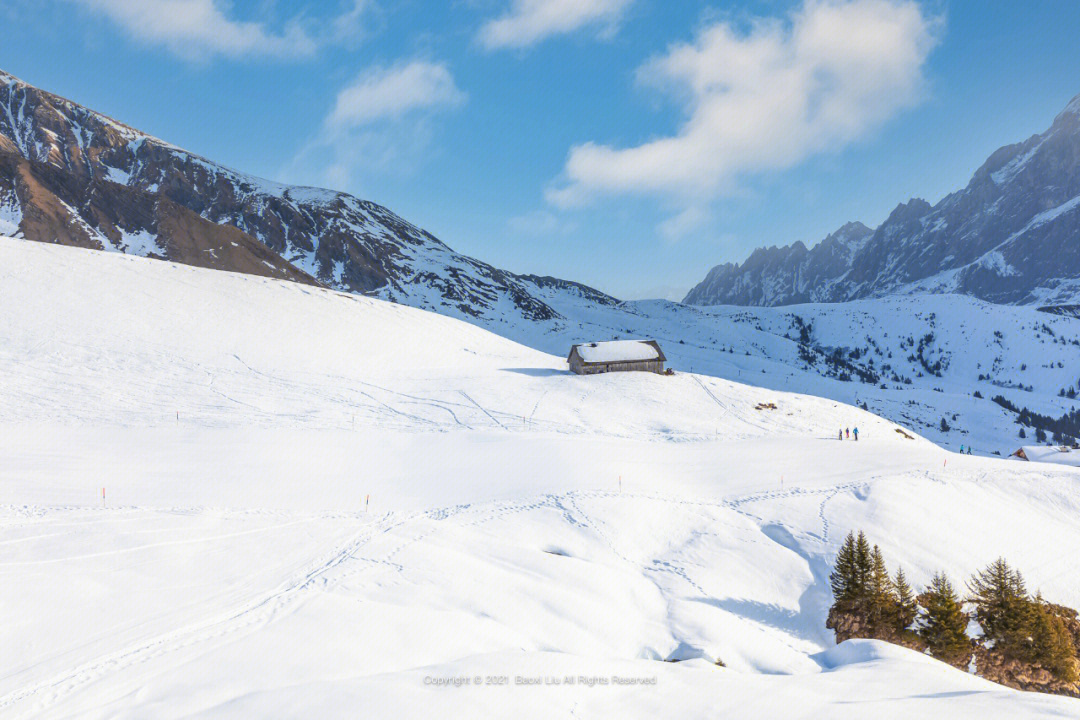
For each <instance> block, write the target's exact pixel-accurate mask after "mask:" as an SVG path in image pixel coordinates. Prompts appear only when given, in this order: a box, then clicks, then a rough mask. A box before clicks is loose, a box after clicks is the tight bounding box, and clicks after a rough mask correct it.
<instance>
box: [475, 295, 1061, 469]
mask: <svg viewBox="0 0 1080 720" xmlns="http://www.w3.org/2000/svg"><path fill="white" fill-rule="evenodd" d="M542 297H543V299H544V301H545V302H546V303H547V304H549V305H550V306H551V307H553V308H555V309H556V310H557V311H558V313H559V315H560V319H555V320H550V321H545V322H533V323H516V322H513V321H506V322H501V323H496V322H492V323H486V326H487V327H489V328H490V329H492V330H493V331H495V332H498V333H500V334H503V335H505V336H507V337H509V338H512V339H514V340H517V341H518V342H521V343H524V344H526V345H529V346H531V347H536V348H539V349H541V350H545V351H547V352H550V353H553V354H563V355H565V354H566V352H567V351H568V350H569V348H570V346H571V345H572V344H574V343H579V342H584V341H595V340H609V339H612V338H627V337H630V338H633V337H645V338H653V339H656V340H658V341H659V342H660V344H661V346H662V348H663V350H664V354H665V355H666V356H667V358H668V360H669V363H668V364H669V365H670V366H671V367H674V368H675V369H677V370H691V369H692V370H693V371H694V372H698V373H703V374H706V375H712V376H716V377H721V378H726V379H728V380H734V381H739V382H747V383H751V384H754V385H761V386H764V387H768V388H772V389H775V390H784V391H790V392H803V393H812V394H814V395H820V396H822V397H827V398H833V399H836V400H840V401H842V402H845V403H851V404H860V405H861V404H865V405H866V407H867V408H868V409H870V410H871V411H873V412H875V413H876V414H878V415H881V416H883V417H886V418H888V419H890V420H893V421H895V422H899V423H902V424H904V425H907V426H909V427H912V428H914V429H916V430H917V431H918V432H919V433H921V434H922V435H924V436H925V437H927V438H929V439H931V440H933V441H934V442H936V443H939V444H941V445H943V446H945V447H949V448H952V449H958V448H959V446H960V445H964V446H965V447H971V446H973V447H974V451H975V452H977V453H981V454H993V453H1000V454H1001V455H1003V456H1004V455H1008V454H1010V453H1012V452H1013V451H1014V450H1016V449H1017V448H1018V447H1020V446H1021V445H1024V444H1028V443H1029V442H1030V440H1023V439H1021V438H1020V437H1019V429H1020V426H1019V425H1018V424H1017V420H1018V416H1017V414H1016V413H1015V412H1013V411H1011V410H1007V409H1006V408H1004V407H1002V406H1001V405H999V404H997V403H995V402H994V401H993V398H995V397H998V396H1000V397H1003V398H1005V399H1006V400H1007V401H1008V402H1009V403H1011V404H1012V405H1014V406H1015V407H1017V408H1028V409H1030V410H1032V411H1035V412H1038V413H1040V414H1042V415H1046V416H1050V417H1054V418H1057V417H1060V416H1062V415H1064V414H1065V413H1070V412H1075V411H1076V410H1077V409H1080V401H1078V400H1077V396H1078V395H1077V394H1078V393H1080V319H1078V318H1076V317H1074V316H1071V315H1057V314H1050V313H1045V312H1039V311H1038V310H1035V309H1034V308H1030V307H1023V306H1003V305H992V304H989V303H986V302H983V301H981V300H977V299H975V298H972V297H968V296H962V295H913V296H899V297H890V298H880V299H872V300H858V301H853V302H849V303H837V304H825V303H818V304H808V305H792V306H787V307H780V308H768V307H764V308H756V307H730V306H715V307H707V308H696V307H691V306H687V305H681V304H678V303H670V302H665V301H639V302H628V303H621V304H619V305H616V306H603V305H597V304H595V303H591V302H588V301H587V300H579V299H575V298H571V297H566V296H562V295H560V294H558V293H551V294H549V295H543V296H542ZM804 330H805V335H804V334H803V331H804ZM928 335H929V339H927V336H928ZM976 393H978V394H979V395H981V396H982V397H977V396H976ZM1070 394H1071V395H1072V397H1069V395H1070ZM942 418H946V419H947V424H948V425H949V427H950V429H949V430H948V431H943V430H942V429H941V420H942ZM1025 434H1026V435H1027V437H1028V438H1032V437H1034V430H1033V429H1032V427H1030V426H1029V427H1027V428H1026V429H1025Z"/></svg>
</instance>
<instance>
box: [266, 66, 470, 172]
mask: <svg viewBox="0 0 1080 720" xmlns="http://www.w3.org/2000/svg"><path fill="white" fill-rule="evenodd" d="M466 100H467V96H466V94H465V93H464V92H462V91H461V90H459V89H458V87H457V84H456V83H455V82H454V77H453V75H452V74H451V73H450V70H449V68H447V67H446V65H444V64H442V63H436V62H429V61H425V60H411V61H408V62H401V63H397V64H395V65H392V66H390V67H382V66H376V67H372V68H369V69H367V70H365V71H364V72H362V73H361V74H360V75H359V76H357V78H356V79H355V80H354V81H353V82H352V83H350V84H349V85H347V86H346V87H344V88H342V89H341V91H340V92H339V93H338V95H337V98H336V100H335V102H334V106H333V108H332V109H331V110H330V112H329V113H328V114H327V115H326V117H325V118H324V119H323V122H322V126H321V127H320V129H319V131H318V133H317V134H316V135H315V137H314V138H313V139H312V140H310V141H309V142H308V143H306V144H305V145H304V146H303V147H302V148H301V149H300V150H299V152H297V153H296V155H295V156H294V157H293V158H292V160H291V161H290V162H289V163H288V164H287V165H286V166H285V167H284V168H282V171H281V173H280V174H279V177H280V179H281V180H282V182H292V183H295V182H302V183H311V184H315V185H325V186H328V187H332V188H335V189H338V190H348V191H351V192H357V188H356V187H355V183H357V182H359V181H362V180H363V179H364V178H371V177H375V176H383V177H386V176H392V177H398V178H403V177H407V176H409V175H411V174H412V173H413V172H414V171H415V170H416V168H417V167H418V166H419V165H421V164H422V163H424V162H425V161H426V160H428V159H429V158H430V155H431V154H432V149H431V145H432V143H433V142H434V140H435V137H436V134H437V130H438V128H437V123H436V118H435V116H436V114H437V113H438V112H440V111H445V110H448V109H452V108H454V107H457V106H459V105H461V104H463V103H464V102H465V101H466Z"/></svg>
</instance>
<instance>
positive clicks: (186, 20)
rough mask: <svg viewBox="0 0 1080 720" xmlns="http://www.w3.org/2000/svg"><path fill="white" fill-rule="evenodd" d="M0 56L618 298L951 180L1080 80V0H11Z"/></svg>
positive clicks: (102, 104) (131, 119)
mask: <svg viewBox="0 0 1080 720" xmlns="http://www.w3.org/2000/svg"><path fill="white" fill-rule="evenodd" d="M0 20H2V21H3V22H4V23H5V24H6V25H8V30H6V31H5V40H4V43H3V44H2V45H0V68H3V69H4V70H6V71H8V72H11V73H13V74H15V75H17V76H19V77H21V78H23V79H24V80H26V81H28V82H30V83H33V84H35V85H38V86H40V87H43V88H45V89H48V90H51V91H53V92H56V93H58V94H61V95H63V96H65V97H69V98H71V99H73V100H75V101H77V102H80V103H83V104H85V105H88V106H90V107H92V108H94V109H97V110H100V111H102V112H105V113H106V114H109V115H111V116H113V117H116V118H117V119H120V120H122V121H124V122H126V123H128V124H130V125H133V126H135V127H138V128H140V129H142V130H144V131H146V132H149V133H151V134H153V135H156V136H158V137H161V138H163V139H166V140H168V141H170V142H172V143H174V144H177V145H180V146H182V147H185V148H187V149H189V150H192V151H193V152H196V153H199V154H202V155H205V156H207V157H209V158H211V159H213V160H215V161H217V162H221V163H224V164H226V165H229V166H231V167H235V168H237V169H240V170H243V171H246V172H250V173H252V174H256V175H260V176H263V177H269V178H273V179H276V180H280V181H283V182H290V183H296V184H312V185H321V186H329V187H333V188H335V189H340V190H345V191H348V192H351V193H353V194H356V195H358V196H360V197H363V198H366V199H370V200H374V201H376V202H379V203H381V204H384V205H386V206H388V207H390V208H391V209H392V210H394V211H395V212H397V213H399V214H400V215H402V216H403V217H405V218H407V219H409V220H410V221H412V222H415V223H417V224H418V225H421V226H422V227H425V228H426V229H428V230H429V231H431V232H432V233H434V234H435V235H436V236H438V237H440V238H441V239H443V240H444V241H445V242H447V243H448V244H449V245H451V246H452V247H454V248H455V249H457V250H459V251H462V252H465V253H467V254H470V255H473V256H475V257H478V258H480V259H483V260H485V261H488V262H491V263H493V264H495V265H497V266H500V267H504V268H507V269H510V270H514V271H518V272H530V273H538V274H550V275H556V276H561V277H566V278H570V279H574V280H579V281H581V282H585V283H587V284H590V285H593V286H595V287H597V288H599V289H602V290H605V291H607V292H610V293H612V294H615V295H616V296H619V297H623V298H640V297H671V298H681V296H682V294H684V293H685V292H686V290H687V289H689V287H690V286H691V285H693V284H694V283H696V282H697V281H698V280H700V279H701V278H702V277H703V276H704V274H705V272H706V271H707V270H708V269H709V268H710V267H712V266H713V265H715V264H717V263H719V262H725V261H741V260H742V259H744V258H745V256H746V255H747V254H748V253H749V252H750V251H751V250H752V249H753V248H755V247H758V246H761V245H774V244H776V245H780V244H788V243H791V242H793V241H795V240H801V241H803V242H806V243H807V244H812V243H814V242H816V241H818V240H820V239H821V238H822V237H824V236H825V235H826V234H828V233H829V232H831V231H832V230H834V229H836V228H837V227H839V226H840V225H842V224H844V223H845V222H847V221H849V220H862V221H863V222H865V223H867V224H868V225H875V224H877V223H879V222H881V221H882V220H883V219H884V218H885V217H886V216H887V215H888V213H889V212H890V211H891V210H892V208H893V207H895V206H896V204H897V203H898V202H900V201H903V200H906V199H907V198H909V197H913V196H918V197H924V198H926V199H928V200H930V201H931V202H935V201H937V200H938V199H940V198H941V197H942V196H943V195H944V194H946V193H948V192H949V191H951V190H955V189H958V188H960V187H962V186H963V185H964V184H966V182H967V180H968V179H969V177H970V175H971V173H972V172H973V171H974V170H975V169H976V168H977V167H978V166H979V165H980V164H981V163H982V161H983V160H985V158H986V157H987V156H988V155H989V154H990V153H991V152H992V151H993V150H995V149H996V148H997V147H999V146H1001V145H1004V144H1007V143H1011V142H1016V141H1019V140H1022V139H1024V138H1026V137H1028V136H1029V135H1031V134H1033V133H1036V132H1040V131H1042V130H1043V129H1045V127H1047V126H1048V125H1049V124H1050V122H1051V121H1052V119H1053V117H1054V115H1055V114H1056V113H1057V112H1058V111H1059V110H1061V109H1062V108H1063V107H1064V106H1065V104H1066V103H1067V102H1068V100H1069V99H1070V98H1071V97H1073V96H1074V95H1076V94H1078V93H1080V43H1077V42H1076V29H1077V28H1080V3H1077V2H1073V1H1072V0H1040V1H1038V2H1034V3H1016V2H1007V1H1005V0H953V1H952V2H945V1H942V0H928V1H926V2H917V1H916V0H847V1H842V0H799V1H798V2H786V1H785V2H781V1H779V0H758V1H756V2H754V1H746V2H726V3H718V2H712V3H710V2H698V1H696V0H684V1H682V2H670V1H661V0H453V1H448V2H422V1H420V0H323V1H322V2H314V1H312V2H304V1H303V0H296V1H294V2H277V1H275V0H247V1H245V0H232V1H227V0H4V1H3V2H0Z"/></svg>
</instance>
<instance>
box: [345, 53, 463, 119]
mask: <svg viewBox="0 0 1080 720" xmlns="http://www.w3.org/2000/svg"><path fill="white" fill-rule="evenodd" d="M465 99H466V96H465V93H463V92H462V91H461V90H459V89H458V87H457V85H456V84H455V83H454V76H453V75H451V74H450V70H449V69H448V68H447V67H446V65H444V64H442V63H434V62H428V61H425V60H413V61H410V62H408V63H399V64H397V65H394V66H391V67H374V68H369V69H368V70H365V71H364V72H362V73H361V74H360V75H359V77H357V78H356V79H355V80H354V81H353V82H352V83H351V84H350V85H348V86H347V87H345V88H344V89H342V90H341V92H339V93H338V96H337V101H336V102H335V103H334V109H333V110H332V111H331V112H330V114H329V115H328V116H327V118H326V122H325V126H326V127H327V128H329V129H330V130H341V129H344V128H354V127H361V126H364V125H370V124H371V123H373V122H378V121H380V120H393V119H396V118H400V117H402V116H404V115H407V114H409V113H412V112H415V111H421V110H424V111H431V110H437V109H440V108H447V107H456V106H458V105H461V104H462V103H464V102H465Z"/></svg>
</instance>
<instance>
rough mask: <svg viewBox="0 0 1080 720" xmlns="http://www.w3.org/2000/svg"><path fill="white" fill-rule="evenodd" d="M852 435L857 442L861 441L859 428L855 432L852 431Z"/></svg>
mask: <svg viewBox="0 0 1080 720" xmlns="http://www.w3.org/2000/svg"><path fill="white" fill-rule="evenodd" d="M851 434H852V435H854V436H855V439H856V440H858V439H859V428H855V429H854V430H852V431H851Z"/></svg>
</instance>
